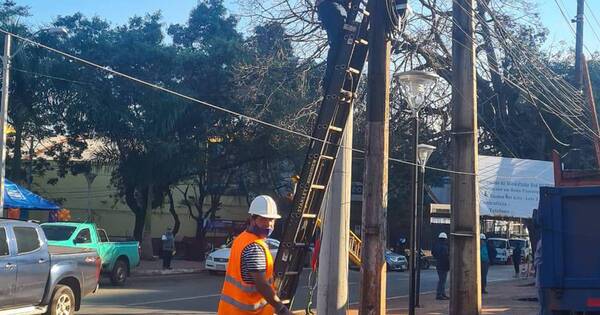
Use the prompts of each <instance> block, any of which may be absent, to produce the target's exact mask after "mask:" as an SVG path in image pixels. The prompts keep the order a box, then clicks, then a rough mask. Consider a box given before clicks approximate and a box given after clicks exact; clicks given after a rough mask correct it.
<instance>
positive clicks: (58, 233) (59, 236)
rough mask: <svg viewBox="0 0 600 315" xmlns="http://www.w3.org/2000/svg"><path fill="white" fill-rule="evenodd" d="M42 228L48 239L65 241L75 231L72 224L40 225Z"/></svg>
mask: <svg viewBox="0 0 600 315" xmlns="http://www.w3.org/2000/svg"><path fill="white" fill-rule="evenodd" d="M42 230H44V233H45V234H46V238H47V239H48V240H49V241H66V240H68V239H70V238H71V235H72V234H73V232H75V227H74V226H58V225H42Z"/></svg>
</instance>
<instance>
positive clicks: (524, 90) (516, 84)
mask: <svg viewBox="0 0 600 315" xmlns="http://www.w3.org/2000/svg"><path fill="white" fill-rule="evenodd" d="M430 25H433V24H430ZM458 27H459V28H460V26H458ZM461 31H462V32H464V33H465V34H466V32H465V31H464V30H462V29H461ZM442 34H443V35H444V36H447V37H449V38H451V36H450V35H448V34H444V33H442ZM467 36H468V35H467ZM452 41H454V42H455V43H456V44H459V45H462V46H463V47H465V48H466V49H469V50H470V49H471V48H470V47H466V46H464V45H463V44H462V43H460V42H458V41H456V40H455V39H452ZM477 61H478V62H479V65H480V66H483V62H482V61H481V60H480V59H479V58H478V57H477ZM490 71H493V72H494V73H497V74H499V75H501V76H502V73H501V72H499V71H497V70H495V69H492V68H490ZM505 80H506V81H507V82H508V83H510V84H511V85H512V86H514V87H515V88H517V89H519V90H521V92H523V93H526V94H528V95H531V97H532V99H533V100H535V99H537V100H539V101H540V102H542V103H543V104H544V105H546V106H547V107H549V108H551V105H549V104H547V103H546V102H544V101H543V100H541V99H539V98H538V97H537V96H535V95H533V94H531V93H530V92H529V91H528V87H527V86H525V87H522V86H521V85H520V84H518V83H516V82H514V81H513V80H511V79H509V78H507V77H505ZM533 105H534V106H535V104H533ZM557 116H558V113H557ZM565 123H567V125H569V126H570V127H571V128H574V129H575V128H577V126H578V125H577V124H576V123H573V122H569V121H567V122H565ZM548 128H549V126H548ZM550 133H551V136H552V137H553V138H554V139H555V141H556V142H557V143H560V144H562V145H566V144H565V143H564V142H562V141H560V140H559V139H557V138H556V137H555V136H554V134H553V133H552V132H550Z"/></svg>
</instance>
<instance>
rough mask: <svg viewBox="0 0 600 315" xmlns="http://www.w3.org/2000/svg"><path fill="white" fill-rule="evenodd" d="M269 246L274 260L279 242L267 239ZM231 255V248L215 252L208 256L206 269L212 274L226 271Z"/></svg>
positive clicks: (205, 263)
mask: <svg viewBox="0 0 600 315" xmlns="http://www.w3.org/2000/svg"><path fill="white" fill-rule="evenodd" d="M266 243H267V246H269V251H270V252H271V255H273V258H275V256H277V250H278V249H279V241H278V240H276V239H273V238H267V240H266ZM230 255H231V247H223V248H220V249H217V250H215V251H213V252H212V253H210V254H208V255H207V256H206V261H205V262H204V267H205V269H206V270H208V271H209V272H210V273H211V274H215V273H217V272H219V271H223V272H224V271H226V270H227V264H228V263H229V256H230Z"/></svg>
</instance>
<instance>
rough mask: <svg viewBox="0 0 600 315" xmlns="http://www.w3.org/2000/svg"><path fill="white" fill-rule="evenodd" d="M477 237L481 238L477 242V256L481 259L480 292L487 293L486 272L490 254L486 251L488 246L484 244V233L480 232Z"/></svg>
mask: <svg viewBox="0 0 600 315" xmlns="http://www.w3.org/2000/svg"><path fill="white" fill-rule="evenodd" d="M479 239H480V240H481V242H480V244H479V256H480V261H481V293H483V294H487V293H488V292H487V290H486V288H487V274H488V268H489V267H490V254H489V253H488V246H487V245H486V244H485V243H486V241H485V239H486V237H485V234H483V233H481V235H480V236H479Z"/></svg>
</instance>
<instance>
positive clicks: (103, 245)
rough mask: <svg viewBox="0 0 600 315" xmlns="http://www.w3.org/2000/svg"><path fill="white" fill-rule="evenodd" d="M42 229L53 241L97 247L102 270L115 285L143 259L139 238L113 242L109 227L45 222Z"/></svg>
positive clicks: (70, 245) (75, 245)
mask: <svg viewBox="0 0 600 315" xmlns="http://www.w3.org/2000/svg"><path fill="white" fill-rule="evenodd" d="M42 229H43V230H44V232H45V233H46V237H47V238H48V244H50V245H60V246H68V247H79V248H93V249H95V250H96V251H97V252H98V254H99V255H100V258H101V259H102V273H103V274H105V275H108V276H109V277H110V281H111V283H112V284H113V285H119V286H122V285H124V284H125V282H126V281H127V277H128V276H129V275H130V274H131V270H132V269H133V268H135V267H136V266H138V265H139V263H140V245H139V243H138V242H135V241H127V242H111V241H110V239H109V238H108V235H107V234H106V231H105V230H103V229H99V228H97V227H96V224H94V223H77V222H55V223H44V224H42Z"/></svg>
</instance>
